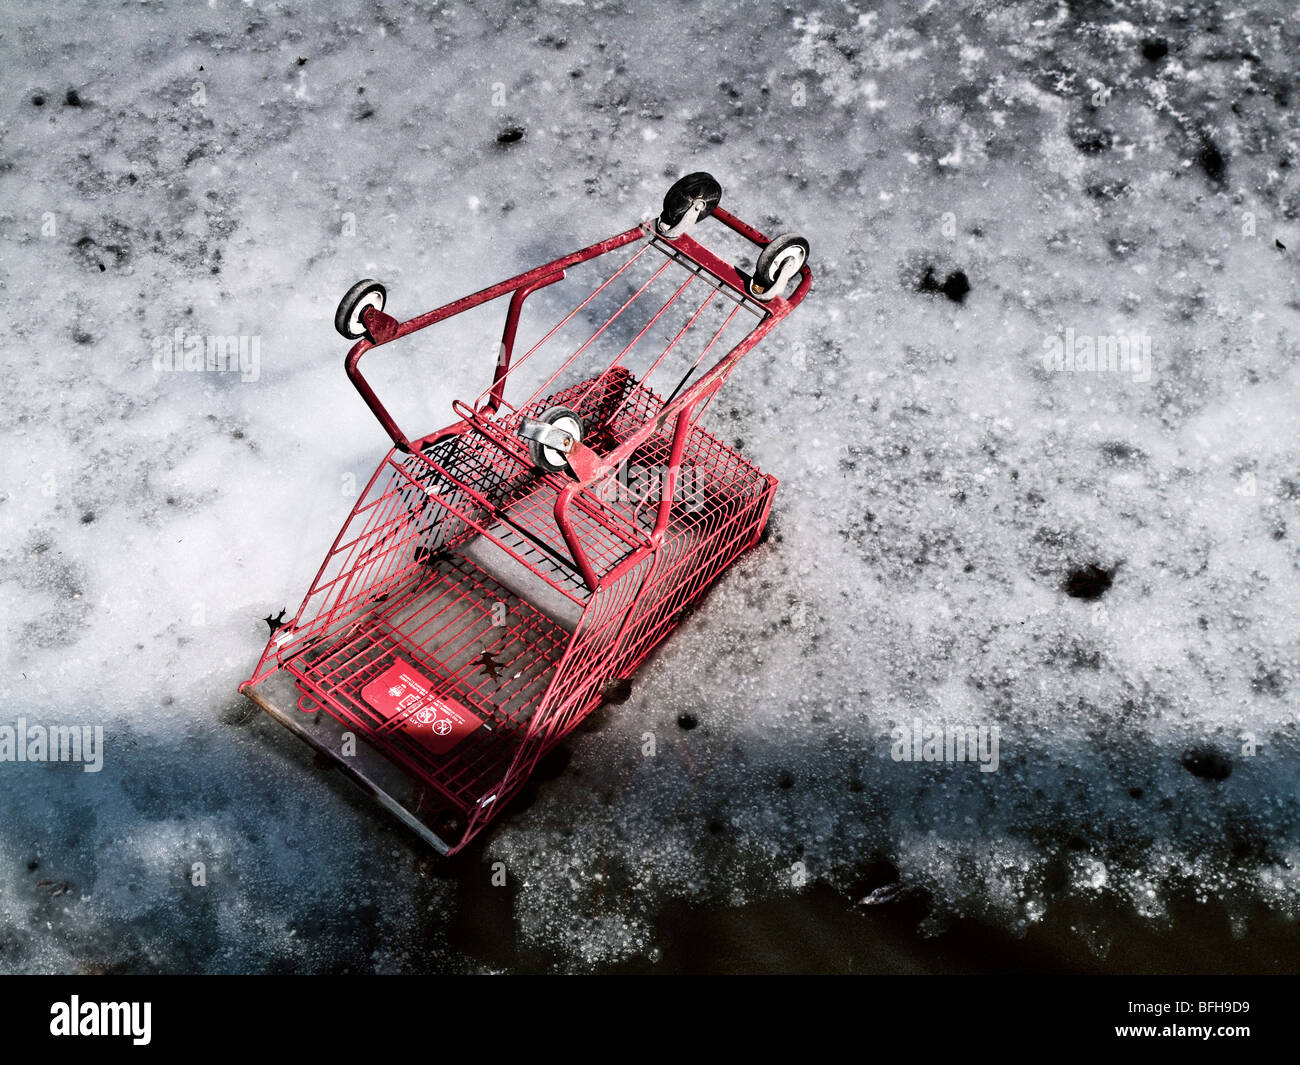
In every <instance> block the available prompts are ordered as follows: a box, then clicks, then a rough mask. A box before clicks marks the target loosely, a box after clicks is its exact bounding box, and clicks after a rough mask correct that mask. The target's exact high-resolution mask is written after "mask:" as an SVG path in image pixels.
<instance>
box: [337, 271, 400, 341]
mask: <svg viewBox="0 0 1300 1065" xmlns="http://www.w3.org/2000/svg"><path fill="white" fill-rule="evenodd" d="M387 302H388V292H387V291H386V290H385V289H384V286H383V285H381V284H380V283H379V282H378V281H371V280H369V279H367V280H365V281H358V282H357V283H356V284H355V285H353V286H352V287H351V288H350V289H348V290H347V292H346V293H345V294H344V296H343V298H342V299H341V300H339V308H338V310H337V311H335V312H334V328H335V329H337V330H338V331H339V332H340V333H341V334H343V336H345V337H347V339H348V340H360V339H361V338H362V337H364V336H369V333H368V332H367V331H366V323H365V322H364V321H363V320H362V317H361V316H362V314H363V313H364V312H365V309H366V308H367V307H373V308H374V309H375V310H377V311H382V310H383V309H384V304H385V303H387ZM371 339H372V340H373V339H374V338H373V337H371Z"/></svg>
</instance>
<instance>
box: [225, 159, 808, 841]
mask: <svg viewBox="0 0 1300 1065" xmlns="http://www.w3.org/2000/svg"><path fill="white" fill-rule="evenodd" d="M721 195H722V190H721V188H720V186H719V185H718V183H717V182H716V181H715V180H714V179H713V178H712V177H711V176H710V175H708V174H703V173H697V174H690V175H687V176H686V177H684V178H682V179H681V180H679V181H678V182H677V183H676V184H674V185H673V186H672V188H671V189H670V190H669V191H668V194H667V195H666V196H665V198H664V206H663V211H662V212H661V213H660V215H659V216H658V218H656V219H653V220H650V221H646V222H643V223H641V224H639V225H637V226H634V227H633V228H631V229H629V230H627V231H626V232H623V233H620V234H618V235H617V236H613V237H610V238H609V239H607V240H603V241H601V242H600V243H598V244H593V245H592V246H590V247H588V248H585V249H583V250H582V251H577V252H574V253H573V254H571V255H566V256H563V257H562V258H559V259H556V260H554V261H553V262H549V263H547V264H546V265H544V266H539V267H537V268H536V269H534V270H530V271H528V272H527V273H524V274H520V275H519V276H517V277H514V278H511V279H510V280H508V281H503V282H501V283H500V284H497V285H493V286H491V287H490V288H486V289H484V290H482V291H481V292H478V293H476V294H474V295H472V296H467V297H465V298H463V299H460V300H457V301H456V302H454V303H449V304H447V305H446V306H444V307H440V308H438V309H437V310H433V311H429V312H428V313H426V314H422V315H419V316H417V317H415V318H411V319H409V320H408V321H404V322H399V321H398V320H396V319H395V318H393V317H391V316H390V315H389V314H388V313H387V312H386V310H385V307H386V301H387V294H386V292H385V290H384V287H383V286H382V285H381V284H379V283H378V282H376V281H369V280H367V281H362V282H360V283H359V284H357V285H355V286H354V287H353V288H352V289H351V290H350V291H349V292H348V293H347V294H346V295H345V296H344V298H343V301H342V302H341V303H340V305H339V308H338V313H337V315H336V317H335V325H336V327H337V328H338V329H339V331H340V332H341V333H342V334H343V335H344V336H346V337H348V338H349V339H354V340H356V341H357V343H356V345H355V346H354V347H353V348H352V349H351V351H350V352H349V353H348V356H347V361H346V369H347V373H348V376H349V378H350V379H351V380H352V383H353V384H354V385H355V386H356V388H357V390H358V391H359V392H360V393H361V396H362V398H363V399H364V400H365V402H366V404H367V405H368V406H369V407H370V410H371V411H372V412H373V413H374V415H375V417H376V418H377V419H378V420H379V423H380V425H382V426H383V428H384V430H385V431H386V432H387V433H388V435H389V437H391V439H392V441H393V445H394V446H393V449H392V450H391V451H390V452H389V453H388V455H387V456H386V457H385V458H384V460H383V462H381V463H380V465H379V468H378V469H377V470H376V471H375V473H374V476H373V477H371V479H370V481H369V483H368V484H367V485H366V487H365V489H364V491H363V492H362V493H361V497H360V499H359V500H358V501H357V503H356V505H355V506H354V507H353V509H352V513H351V514H350V515H349V517H348V520H347V522H346V523H345V524H344V526H343V529H342V530H341V531H340V532H339V534H338V536H337V538H336V539H335V540H334V544H333V546H332V547H331V548H330V550H329V554H328V555H327V556H326V558H325V561H324V564H323V565H322V566H321V568H320V571H319V573H318V574H317V576H316V579H315V581H314V582H313V583H312V585H311V589H310V591H309V592H308V593H307V596H306V598H305V599H304V600H303V603H302V606H301V607H300V608H299V609H298V611H297V613H295V614H294V615H293V618H292V619H291V620H290V621H289V622H287V623H285V624H283V625H282V626H280V627H279V628H278V629H276V630H275V631H274V632H273V633H272V636H271V639H270V641H269V642H268V643H267V645H266V649H265V651H264V652H263V653H262V657H261V659H260V661H259V662H258V665H257V669H256V671H255V672H254V674H253V676H252V677H251V678H250V679H249V680H247V681H245V682H244V683H243V684H242V685H240V691H241V692H243V693H244V694H245V695H246V696H248V698H250V699H251V700H252V701H253V702H254V703H256V704H257V705H258V706H260V707H261V708H262V709H263V710H265V711H266V712H267V713H269V714H270V715H271V716H272V717H274V718H275V719H276V720H277V721H279V722H280V723H281V724H283V725H285V726H286V727H287V728H289V729H290V731H292V732H293V733H294V734H295V735H297V736H299V737H300V738H301V739H303V740H305V741H306V742H307V743H308V744H310V745H311V746H312V747H313V748H315V750H316V751H317V752H318V754H319V755H320V756H321V758H319V759H318V763H319V764H323V765H327V766H330V767H334V768H337V769H339V770H340V771H341V772H342V773H343V774H344V775H346V776H347V777H349V778H351V779H352V780H353V781H354V782H355V783H357V784H359V785H361V786H362V787H363V788H364V789H365V790H366V791H368V792H369V793H370V794H371V795H373V796H374V797H375V798H377V799H378V800H379V801H380V802H381V803H382V804H383V805H384V806H385V807H386V808H387V809H388V810H389V811H390V812H392V813H393V814H394V815H395V816H397V817H398V818H399V819H400V820H401V821H403V822H404V823H405V824H406V825H408V826H409V827H410V828H412V829H413V830H415V831H416V832H417V833H419V834H420V835H421V836H422V837H423V838H424V839H426V840H427V841H428V842H429V843H430V844H432V845H433V846H434V847H435V848H436V849H437V850H438V851H440V852H441V853H443V854H450V853H454V852H455V851H457V850H459V849H460V848H462V847H464V846H465V844H466V843H467V842H468V841H469V840H470V839H471V838H472V837H473V836H474V835H475V834H477V833H478V832H480V831H482V829H483V828H484V827H485V826H486V825H487V824H488V823H489V822H490V821H491V819H492V818H493V816H494V815H495V814H497V813H498V812H500V811H501V810H502V809H503V808H504V807H505V806H506V804H507V802H508V801H509V800H510V799H511V797H512V796H513V795H514V794H515V793H516V792H517V791H518V790H519V788H520V787H521V786H522V785H523V784H524V782H525V781H526V780H527V779H528V777H529V775H530V773H531V772H532V771H533V769H534V768H535V767H536V766H537V763H538V761H539V759H541V758H542V757H543V756H544V755H545V754H546V753H547V752H548V751H549V750H550V749H551V748H553V747H554V746H555V744H557V743H558V742H559V741H560V740H561V739H562V738H563V737H564V736H565V735H566V734H568V733H569V732H570V731H572V729H573V728H574V727H575V726H576V725H577V724H578V723H579V722H580V721H581V720H582V719H583V718H584V717H585V716H586V715H587V714H589V713H590V712H591V711H592V710H593V709H595V708H596V707H597V706H598V705H600V704H601V703H602V702H603V701H617V699H618V698H619V696H618V695H617V694H615V693H618V692H622V691H624V690H625V689H626V685H627V684H628V683H629V682H630V679H631V677H632V674H633V673H634V671H635V670H636V669H637V667H638V666H639V665H640V664H641V662H642V661H643V660H644V659H645V657H646V656H647V655H648V654H649V653H650V651H651V650H652V649H653V648H654V647H655V646H656V645H657V644H659V643H660V641H662V640H663V639H664V637H666V636H667V635H668V634H669V633H670V632H671V631H672V630H673V628H674V627H675V626H676V625H677V624H678V622H679V621H680V620H681V618H682V617H683V614H684V612H685V611H686V610H687V608H688V607H689V606H690V605H691V604H692V602H693V601H694V600H696V599H697V598H698V597H699V596H700V595H701V593H703V592H704V591H705V589H706V588H708V587H709V585H710V584H711V583H712V582H713V581H715V580H716V579H717V578H718V576H719V575H720V574H721V573H722V572H723V570H725V569H726V568H727V566H728V565H730V564H731V563H732V562H733V561H734V560H735V559H736V558H737V557H738V556H739V555H740V554H741V553H742V552H744V551H745V550H747V549H748V548H750V547H752V546H753V545H754V544H755V543H757V542H758V540H759V539H760V537H761V534H762V532H763V530H764V527H765V525H766V522H767V518H768V513H769V510H770V507H771V504H772V497H773V495H774V493H775V491H776V485H777V482H776V479H775V478H773V477H770V476H767V475H765V474H764V473H762V472H761V471H760V470H758V469H757V468H756V467H755V466H754V465H753V464H751V463H750V462H748V461H747V460H746V459H745V458H744V457H743V456H742V455H741V454H740V453H739V452H738V451H737V450H736V449H734V448H732V447H730V446H728V445H727V444H725V443H724V442H723V441H722V440H720V439H719V438H718V437H717V436H715V435H714V434H712V433H710V432H709V431H708V430H706V429H705V428H704V427H703V426H702V425H701V424H700V418H701V416H702V414H703V413H704V411H705V410H706V408H707V407H708V406H709V404H710V401H711V400H712V399H713V397H714V395H715V394H716V393H717V391H718V389H719V387H720V386H721V385H722V383H723V382H724V381H725V380H726V379H727V377H728V376H729V375H730V373H731V372H732V370H733V369H734V368H735V366H736V364H737V362H738V361H739V360H740V359H741V357H742V356H743V355H745V354H746V352H748V351H749V350H750V349H752V348H753V347H754V346H755V345H756V344H758V342H759V341H760V340H762V339H763V337H765V336H766V335H767V334H768V333H769V332H770V331H771V330H772V329H773V327H775V325H776V324H777V322H779V321H780V320H781V319H782V318H784V317H785V316H786V315H787V314H789V313H790V312H791V311H792V310H793V309H794V308H795V307H796V306H797V305H798V304H799V303H800V301H802V300H803V298H804V296H805V295H806V294H807V291H808V288H809V285H810V284H811V282H812V274H811V272H810V271H809V269H808V266H807V265H806V261H807V257H808V243H807V241H805V240H804V239H803V238H802V237H799V236H797V235H795V234H785V235H783V236H780V237H777V238H775V239H772V240H769V239H768V238H766V237H765V236H763V234H761V233H760V232H759V231H758V230H756V229H754V228H753V227H751V226H749V225H747V224H746V223H744V222H742V221H741V220H740V219H738V218H737V217H735V216H734V215H732V214H730V213H728V212H727V211H725V210H723V208H722V207H720V206H719V200H720V198H721ZM706 218H712V219H713V220H715V221H716V222H719V223H721V224H722V226H724V227H726V230H729V231H730V233H731V234H732V236H730V237H727V239H730V240H731V241H733V242H737V241H739V240H743V241H747V242H750V243H752V244H753V245H757V246H758V248H759V252H758V255H757V262H756V265H755V267H754V270H753V272H752V273H748V272H746V271H744V270H742V269H740V268H738V267H737V266H735V265H733V264H732V263H730V262H728V261H725V260H724V259H723V258H722V257H721V256H720V255H718V254H716V253H715V252H714V251H711V250H709V248H707V247H705V246H704V245H703V244H701V243H699V242H698V241H697V240H696V239H695V237H694V236H693V235H692V233H693V231H694V229H695V226H696V225H697V224H698V223H700V222H702V221H704V220H705V219H706ZM719 235H720V236H724V237H726V236H727V235H726V234H725V233H723V232H721V231H720V232H719ZM494 300H505V301H506V303H505V324H504V329H503V330H502V332H501V333H500V342H499V345H498V346H497V351H498V355H497V362H496V370H495V373H494V374H493V376H492V380H491V384H490V385H489V386H488V387H487V388H486V389H485V390H484V391H483V392H482V393H481V394H479V395H478V396H477V397H476V398H475V399H473V400H470V401H460V400H457V401H456V402H454V403H453V404H452V406H453V409H454V411H455V413H456V415H457V416H458V418H459V420H458V421H457V422H455V424H453V425H451V426H449V427H448V428H446V429H442V430H440V431H438V432H434V433H430V434H428V435H426V436H420V437H415V438H412V437H409V436H407V435H406V434H405V433H404V432H403V430H402V429H401V428H400V427H399V425H398V424H397V421H396V420H395V419H394V417H393V416H392V415H391V414H390V413H389V410H388V408H387V407H386V406H385V405H384V403H383V402H381V401H380V399H379V397H378V395H377V394H376V391H375V389H374V388H373V387H372V385H371V383H370V381H368V380H367V378H366V377H364V376H363V375H362V372H361V363H362V360H363V359H364V358H365V356H366V355H367V354H368V353H369V352H371V351H373V350H375V349H376V348H380V347H382V346H384V345H389V344H393V343H394V342H396V341H399V340H403V339H404V338H407V337H413V336H416V335H418V334H422V333H423V331H424V330H428V329H430V327H432V326H435V325H438V324H439V323H443V322H446V321H447V320H448V319H452V318H453V317H455V316H458V315H462V314H464V313H465V312H468V311H471V310H472V309H474V308H478V307H480V306H482V305H484V304H487V303H489V302H491V301H494ZM464 320H465V319H460V320H459V321H464ZM497 321H498V322H499V319H497ZM435 332H436V331H435ZM487 340H488V342H489V343H491V342H493V341H494V340H495V331H494V332H493V334H492V335H491V336H490V337H489V338H487ZM408 343H413V342H408ZM358 739H360V740H361V741H362V742H361V743H360V744H358V743H357V742H356V741H357V740H358Z"/></svg>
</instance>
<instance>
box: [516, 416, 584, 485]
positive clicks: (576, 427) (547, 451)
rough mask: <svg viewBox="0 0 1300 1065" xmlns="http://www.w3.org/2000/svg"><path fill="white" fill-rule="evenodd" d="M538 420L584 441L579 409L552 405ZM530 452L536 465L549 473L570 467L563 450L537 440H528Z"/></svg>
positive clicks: (579, 440)
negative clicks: (547, 445) (546, 445)
mask: <svg viewBox="0 0 1300 1065" xmlns="http://www.w3.org/2000/svg"><path fill="white" fill-rule="evenodd" d="M537 420H538V421H540V422H546V423H547V424H548V425H553V426H555V428H557V429H562V430H564V431H565V432H566V433H568V434H569V435H570V436H571V437H573V439H575V440H577V441H578V442H579V443H581V442H582V419H581V417H579V415H578V412H577V411H574V410H570V409H569V408H568V407H551V408H550V409H548V410H544V411H543V412H542V413H541V415H540V416H539V417H538V419H537ZM528 453H529V454H530V455H531V456H532V459H533V463H534V465H536V466H537V467H538V468H539V469H543V470H546V471H547V472H548V473H560V472H561V471H562V470H565V469H567V468H568V465H569V459H568V456H567V455H565V453H564V452H563V451H557V450H556V449H555V448H553V447H545V446H543V445H542V444H539V443H538V442H537V441H536V440H530V441H528Z"/></svg>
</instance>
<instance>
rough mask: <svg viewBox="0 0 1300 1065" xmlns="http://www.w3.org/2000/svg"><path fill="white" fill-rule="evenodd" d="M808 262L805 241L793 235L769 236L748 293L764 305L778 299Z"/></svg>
mask: <svg viewBox="0 0 1300 1065" xmlns="http://www.w3.org/2000/svg"><path fill="white" fill-rule="evenodd" d="M807 261H808V242H807V241H806V240H805V239H804V238H803V237H801V236H799V234H797V233H782V234H781V235H780V236H779V237H773V238H772V242H771V243H770V244H768V246H767V247H766V248H764V249H763V251H762V254H760V255H759V257H758V264H757V265H756V266H755V267H754V276H753V277H752V278H751V279H750V282H749V294H750V295H751V296H753V297H754V298H755V299H759V300H763V301H764V302H766V301H767V300H770V299H771V298H772V297H773V296H779V295H780V294H781V292H782V291H783V290H784V289H785V288H786V286H787V284H788V283H789V282H790V279H791V278H793V277H794V276H795V275H796V274H797V273H798V272H799V271H800V270H802V269H803V264H804V263H806V262H807Z"/></svg>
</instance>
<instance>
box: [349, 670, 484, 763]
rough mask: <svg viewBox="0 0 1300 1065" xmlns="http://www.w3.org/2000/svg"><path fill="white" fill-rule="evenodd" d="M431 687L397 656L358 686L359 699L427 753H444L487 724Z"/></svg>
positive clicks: (427, 681) (419, 674)
mask: <svg viewBox="0 0 1300 1065" xmlns="http://www.w3.org/2000/svg"><path fill="white" fill-rule="evenodd" d="M432 688H433V681H431V680H430V679H429V678H428V677H426V676H425V675H424V674H423V673H421V672H419V671H418V670H417V669H416V668H415V667H414V666H412V665H411V664H410V663H409V662H405V661H403V660H402V659H400V658H399V659H397V660H396V661H395V662H394V663H393V664H392V665H391V666H389V667H388V668H387V669H386V670H384V672H382V673H381V674H379V676H377V677H376V678H375V679H374V680H372V681H371V682H370V683H369V684H367V685H366V686H365V687H364V688H362V689H361V698H363V699H364V700H365V701H366V702H367V703H369V704H370V705H371V706H372V707H374V709H375V710H376V712H378V713H379V714H381V715H383V717H384V718H385V719H386V720H389V721H394V720H396V721H397V724H396V725H395V726H394V727H395V728H397V729H400V730H401V731H402V732H404V733H405V734H406V735H408V736H410V737H411V739H413V740H416V741H417V742H418V743H420V744H422V745H423V746H424V747H425V748H427V749H428V750H429V751H430V752H431V753H433V754H446V753H447V752H448V751H450V750H451V749H452V748H453V747H455V746H456V744H458V743H460V741H461V740H463V739H464V738H465V737H466V736H468V735H469V734H470V733H472V732H473V731H474V730H475V729H479V728H486V727H487V726H485V725H484V724H483V720H482V719H481V718H479V717H476V716H475V715H474V714H472V713H470V712H469V711H468V710H467V709H466V708H465V707H464V706H462V705H461V704H460V703H458V702H457V701H456V700H455V699H451V698H448V697H447V696H445V695H434V694H432Z"/></svg>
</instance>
